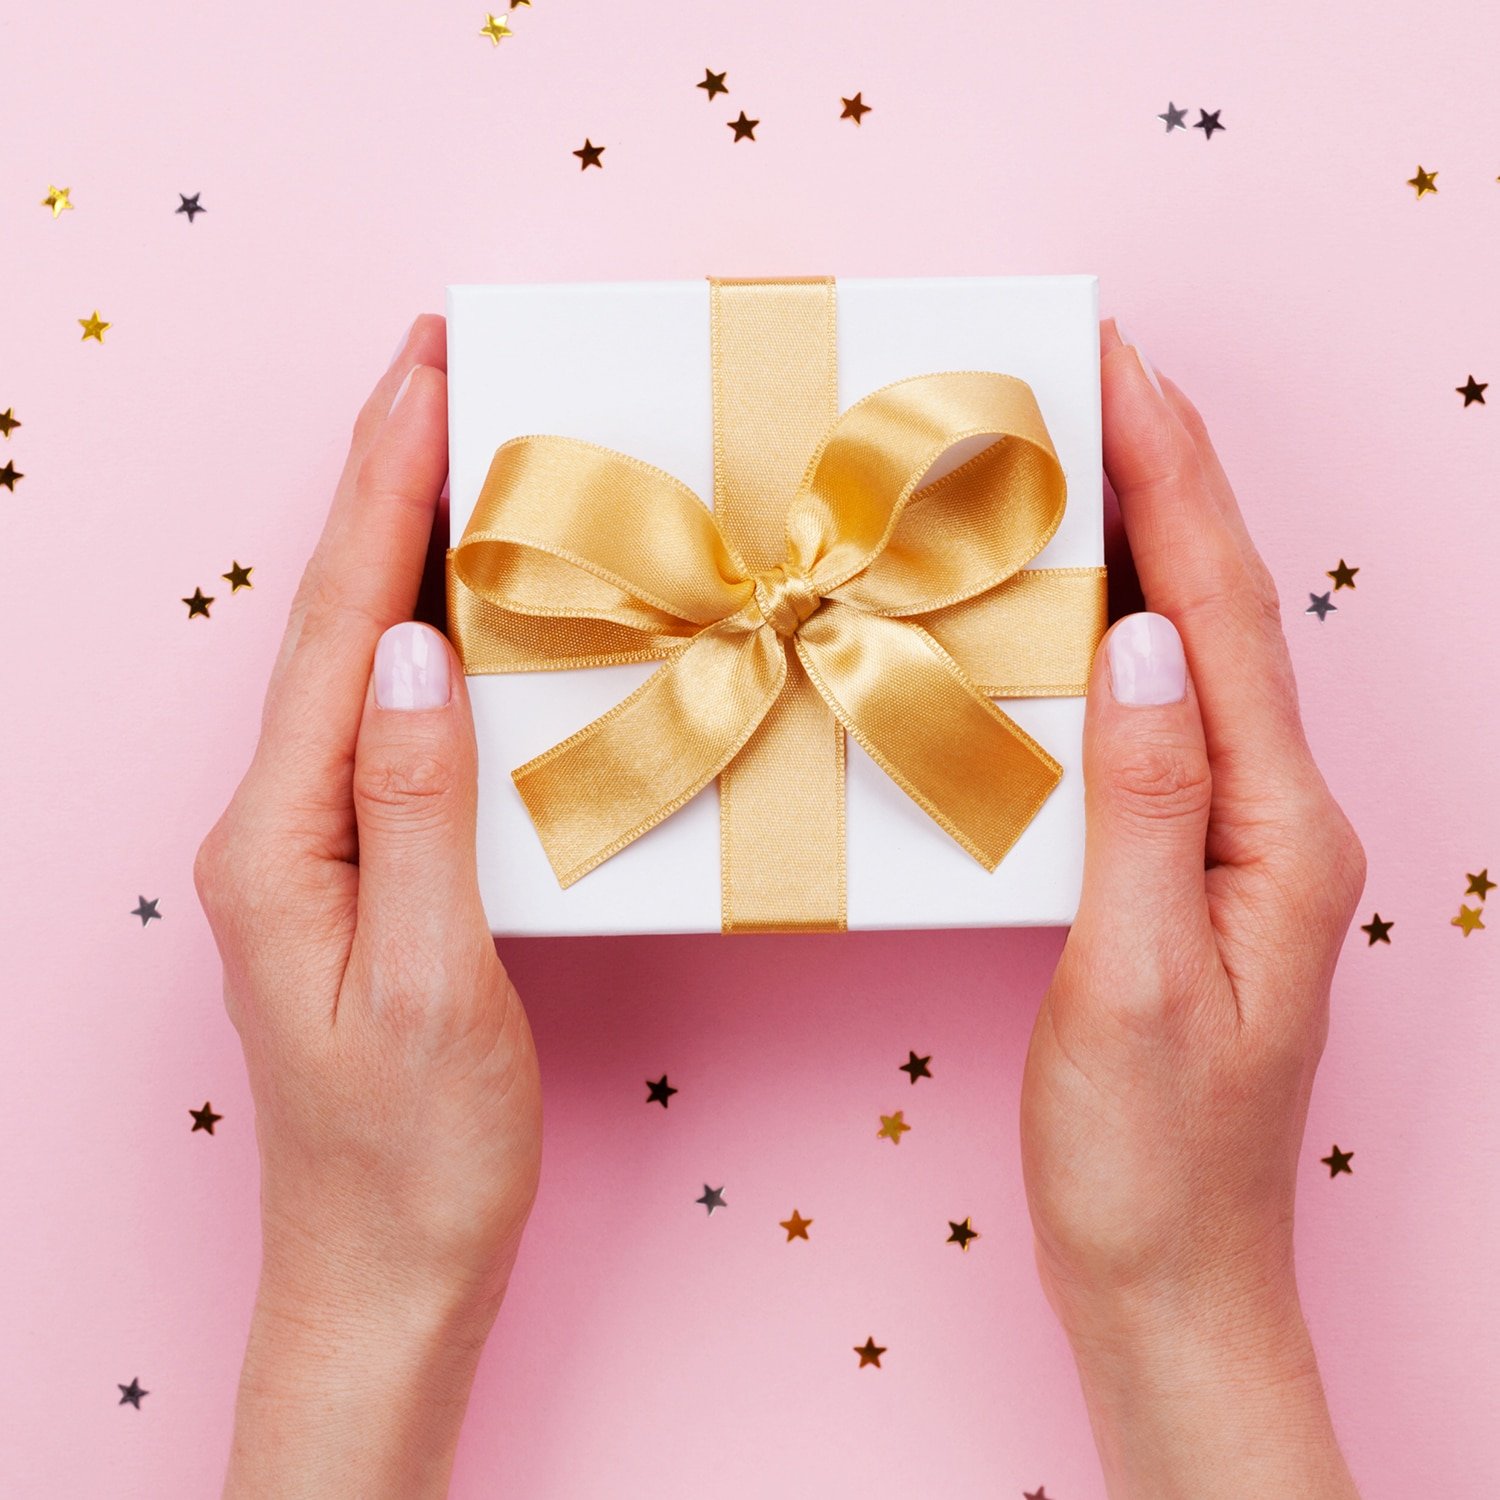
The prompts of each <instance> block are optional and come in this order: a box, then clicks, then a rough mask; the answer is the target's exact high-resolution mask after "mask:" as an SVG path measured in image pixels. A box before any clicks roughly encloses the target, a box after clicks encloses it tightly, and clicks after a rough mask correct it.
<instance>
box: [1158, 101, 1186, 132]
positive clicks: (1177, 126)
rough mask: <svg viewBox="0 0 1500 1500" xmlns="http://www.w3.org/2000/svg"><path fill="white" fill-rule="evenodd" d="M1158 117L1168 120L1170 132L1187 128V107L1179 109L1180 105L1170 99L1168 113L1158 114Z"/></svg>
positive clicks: (1168, 130)
mask: <svg viewBox="0 0 1500 1500" xmlns="http://www.w3.org/2000/svg"><path fill="white" fill-rule="evenodd" d="M1156 118H1157V119H1158V120H1165V121H1166V122H1167V133H1168V134H1170V133H1171V132H1172V131H1174V130H1186V129H1187V111H1186V110H1185V109H1178V107H1177V106H1176V105H1175V104H1173V103H1171V101H1170V100H1169V101H1168V103H1167V112H1166V114H1164V115H1157V117H1156Z"/></svg>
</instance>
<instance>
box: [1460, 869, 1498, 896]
mask: <svg viewBox="0 0 1500 1500" xmlns="http://www.w3.org/2000/svg"><path fill="white" fill-rule="evenodd" d="M1464 879H1465V880H1467V881H1468V882H1469V888H1468V890H1466V891H1465V892H1464V895H1466V896H1478V897H1479V899H1480V900H1481V901H1483V900H1484V898H1485V897H1486V896H1488V895H1489V893H1490V892H1491V891H1492V890H1494V889H1495V886H1496V884H1497V882H1495V881H1493V880H1491V879H1490V868H1489V866H1488V865H1486V866H1485V867H1484V869H1482V870H1481V871H1480V872H1479V873H1478V874H1477V875H1470V874H1468V873H1467V872H1465V874H1464Z"/></svg>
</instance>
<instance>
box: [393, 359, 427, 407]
mask: <svg viewBox="0 0 1500 1500" xmlns="http://www.w3.org/2000/svg"><path fill="white" fill-rule="evenodd" d="M420 368H421V366H419V365H413V366H412V367H411V369H409V370H408V371H407V372H406V379H405V380H403V381H402V382H401V384H400V385H398V386H397V387H396V394H395V395H394V396H392V397H391V411H395V409H396V408H397V407H398V406H400V405H401V398H402V397H403V396H404V395H405V394H406V388H407V387H408V386H409V385H410V384H411V378H412V376H413V375H415V374H416V373H417V371H418V370H419V369H420ZM386 415H387V416H389V415H390V412H387V413H386Z"/></svg>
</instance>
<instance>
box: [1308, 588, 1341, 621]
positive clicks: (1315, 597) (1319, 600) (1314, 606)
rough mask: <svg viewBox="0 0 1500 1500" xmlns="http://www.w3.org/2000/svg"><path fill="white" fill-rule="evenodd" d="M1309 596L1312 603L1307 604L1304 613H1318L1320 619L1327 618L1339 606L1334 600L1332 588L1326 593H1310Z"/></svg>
mask: <svg viewBox="0 0 1500 1500" xmlns="http://www.w3.org/2000/svg"><path fill="white" fill-rule="evenodd" d="M1307 597H1308V598H1309V599H1311V600H1312V603H1311V604H1309V605H1308V606H1307V608H1306V609H1305V610H1304V611H1303V613H1304V614H1309V615H1316V616H1317V617H1318V619H1319V620H1326V619H1327V618H1328V616H1329V615H1331V614H1332V613H1333V611H1334V610H1336V609H1337V608H1338V605H1337V604H1335V603H1334V602H1333V590H1332V589H1330V590H1329V591H1328V593H1326V594H1309V595H1308V596H1307Z"/></svg>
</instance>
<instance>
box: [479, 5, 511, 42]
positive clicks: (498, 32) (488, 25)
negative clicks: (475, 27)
mask: <svg viewBox="0 0 1500 1500" xmlns="http://www.w3.org/2000/svg"><path fill="white" fill-rule="evenodd" d="M479 34H480V36H487V37H488V38H489V39H490V45H491V46H494V47H498V46H499V45H500V39H501V38H502V37H507V36H511V35H513V33H512V31H511V29H510V24H509V22H506V21H502V20H501V19H500V17H499V16H496V15H492V14H490V12H488V11H486V12H485V16H484V25H483V26H481V27H480V28H479Z"/></svg>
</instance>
